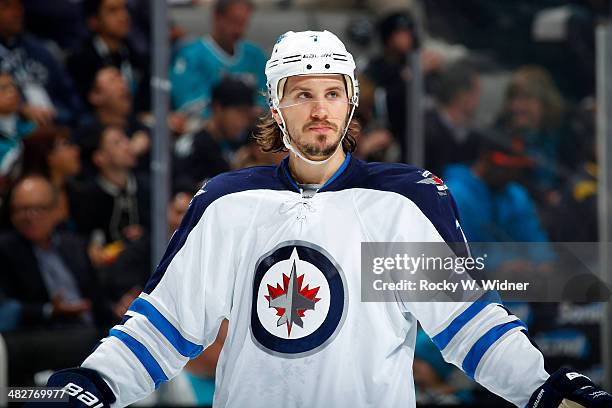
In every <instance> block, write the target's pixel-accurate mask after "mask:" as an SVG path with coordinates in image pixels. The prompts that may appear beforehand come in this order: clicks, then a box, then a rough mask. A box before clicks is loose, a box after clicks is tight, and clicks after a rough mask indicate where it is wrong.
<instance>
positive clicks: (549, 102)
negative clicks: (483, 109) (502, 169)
mask: <svg viewBox="0 0 612 408" xmlns="http://www.w3.org/2000/svg"><path fill="white" fill-rule="evenodd" d="M567 113H568V110H567V107H566V103H565V101H564V99H563V97H562V96H561V94H560V93H559V90H558V89H557V87H556V85H555V84H554V82H553V80H552V77H551V76H550V74H549V73H548V72H547V71H546V70H545V69H544V68H541V67H537V66H523V67H520V68H519V69H517V70H516V71H515V72H514V73H513V75H512V78H511V80H510V84H509V85H508V88H507V90H506V98H505V102H504V106H503V109H502V112H501V115H500V120H499V125H500V126H501V128H502V129H504V130H505V131H509V132H514V133H516V134H517V135H520V137H521V138H522V140H523V141H524V143H525V147H526V153H527V154H529V155H530V156H531V157H533V158H534V159H535V160H536V162H537V166H536V167H535V168H533V169H532V170H531V171H530V172H529V178H528V180H527V181H526V185H527V186H528V188H529V189H530V191H531V192H532V194H536V196H535V197H536V199H537V200H538V202H540V203H544V204H549V203H552V202H553V201H554V199H555V195H553V194H554V192H555V191H556V190H557V189H558V188H559V186H560V183H561V181H562V179H563V178H564V176H565V174H564V173H566V172H567V171H566V170H565V171H564V166H565V168H573V167H575V165H576V163H575V157H574V153H575V147H574V146H573V140H572V135H571V131H570V129H569V127H568V126H567V125H566V123H565V120H566V119H567V118H566V116H567ZM551 193H552V194H551Z"/></svg>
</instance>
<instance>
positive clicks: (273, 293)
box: [264, 273, 321, 335]
mask: <svg viewBox="0 0 612 408" xmlns="http://www.w3.org/2000/svg"><path fill="white" fill-rule="evenodd" d="M289 279H290V277H289V276H288V275H285V274H284V273H283V286H282V287H281V286H280V284H278V283H277V284H276V287H274V286H272V285H270V284H268V285H267V286H268V294H267V295H264V297H265V298H266V300H267V301H268V302H270V299H275V298H277V297H279V296H281V295H284V294H285V293H287V290H288V288H289ZM297 282H298V288H299V289H298V292H299V293H300V294H301V295H302V296H304V297H305V298H307V299H310V300H312V301H314V302H315V303H316V302H318V301H319V300H321V299H320V298H317V297H316V296H317V293H318V292H319V289H320V286H317V287H314V288H310V287H309V285H306V286H304V287H303V286H302V285H303V284H304V274H302V275H298V276H297ZM275 309H276V315H277V316H283V314H284V313H285V309H284V308H282V307H275ZM297 313H298V316H300V317H304V316H305V315H306V310H304V309H297ZM287 333H288V334H289V335H290V334H291V325H290V324H288V325H287Z"/></svg>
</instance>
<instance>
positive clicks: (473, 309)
mask: <svg viewBox="0 0 612 408" xmlns="http://www.w3.org/2000/svg"><path fill="white" fill-rule="evenodd" d="M491 303H494V302H493V301H491V300H488V299H487V300H477V301H476V302H474V303H472V304H471V305H470V306H469V307H468V308H467V309H465V310H464V311H463V312H461V314H459V316H457V317H455V318H454V319H453V321H452V322H451V323H450V324H449V325H448V326H447V327H446V328H445V329H444V330H442V331H441V332H440V333H438V334H436V335H435V336H434V337H432V339H431V341H433V343H434V344H435V345H436V346H437V347H438V349H440V350H444V349H445V348H446V346H448V343H450V342H451V340H452V339H453V337H455V335H456V334H457V333H459V330H461V329H462V328H463V326H465V325H466V324H467V323H468V322H469V321H470V320H472V318H474V316H476V315H477V314H478V313H479V312H480V311H481V310H482V309H484V308H485V307H486V306H487V305H490V304H491Z"/></svg>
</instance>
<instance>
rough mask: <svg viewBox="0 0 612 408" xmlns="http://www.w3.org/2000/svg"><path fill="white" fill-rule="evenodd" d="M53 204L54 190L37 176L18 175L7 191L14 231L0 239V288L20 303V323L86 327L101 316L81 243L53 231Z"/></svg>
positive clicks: (102, 311)
mask: <svg viewBox="0 0 612 408" xmlns="http://www.w3.org/2000/svg"><path fill="white" fill-rule="evenodd" d="M56 205H57V192H56V191H55V189H54V188H53V186H52V185H51V183H50V182H49V181H48V180H46V179H45V178H43V177H41V176H27V177H25V178H23V179H21V180H20V181H19V182H17V184H16V185H15V187H14V190H13V192H12V194H11V199H10V209H11V223H12V224H13V226H14V228H15V230H14V231H10V232H7V233H4V234H3V235H2V236H1V237H0V262H1V263H2V271H1V272H0V288H2V290H3V291H4V292H5V293H6V295H7V296H9V297H11V298H13V299H15V300H17V301H19V302H20V303H21V306H22V321H21V327H33V326H43V327H51V326H55V325H79V326H82V325H84V326H89V325H92V324H93V323H94V317H96V318H98V322H103V321H105V318H106V316H107V315H105V312H104V304H103V303H102V302H96V301H97V300H100V299H99V296H98V295H97V293H98V288H97V286H96V284H95V277H94V275H93V274H92V269H91V265H90V264H89V261H88V259H87V252H86V251H85V244H84V242H82V241H81V240H80V238H78V237H77V236H75V235H72V234H70V233H68V232H62V231H56V228H55V226H56V224H57V220H56V218H55V217H54V216H53V211H54V209H55V206H56ZM92 301H93V302H92ZM94 312H96V313H94Z"/></svg>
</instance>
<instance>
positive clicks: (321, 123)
mask: <svg viewBox="0 0 612 408" xmlns="http://www.w3.org/2000/svg"><path fill="white" fill-rule="evenodd" d="M315 126H326V127H329V128H331V129H332V130H334V131H335V130H338V126H336V125H334V124H333V123H331V122H328V121H326V120H324V121H312V122H308V123H306V124H305V125H304V129H303V130H306V129H308V128H309V127H315Z"/></svg>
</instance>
